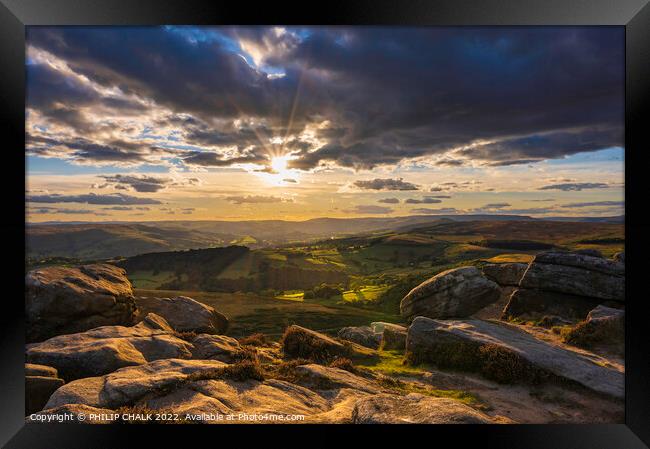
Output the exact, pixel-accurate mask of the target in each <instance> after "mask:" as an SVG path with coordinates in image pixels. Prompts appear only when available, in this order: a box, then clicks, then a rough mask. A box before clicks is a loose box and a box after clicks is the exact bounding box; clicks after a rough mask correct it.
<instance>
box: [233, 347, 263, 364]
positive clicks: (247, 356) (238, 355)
mask: <svg viewBox="0 0 650 449" xmlns="http://www.w3.org/2000/svg"><path fill="white" fill-rule="evenodd" d="M230 357H231V358H232V360H233V361H235V362H244V361H249V362H253V363H256V364H259V358H258V357H257V351H256V350H255V348H253V347H251V346H244V347H242V348H241V349H239V350H238V351H236V352H233V353H232V354H231V355H230Z"/></svg>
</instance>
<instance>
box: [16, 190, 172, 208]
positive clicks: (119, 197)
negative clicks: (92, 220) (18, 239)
mask: <svg viewBox="0 0 650 449" xmlns="http://www.w3.org/2000/svg"><path fill="white" fill-rule="evenodd" d="M26 201H27V202H28V203H85V204H125V205H127V204H161V202H160V201H158V200H154V199H152V198H140V197H135V196H131V195H125V194H123V193H112V194H108V195H97V194H95V193H85V194H81V195H61V194H57V193H52V194H46V195H31V196H27V198H26Z"/></svg>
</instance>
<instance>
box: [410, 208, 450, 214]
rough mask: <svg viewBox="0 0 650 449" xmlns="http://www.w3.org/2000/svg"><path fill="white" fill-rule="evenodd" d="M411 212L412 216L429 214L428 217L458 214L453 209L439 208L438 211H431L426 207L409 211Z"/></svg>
mask: <svg viewBox="0 0 650 449" xmlns="http://www.w3.org/2000/svg"><path fill="white" fill-rule="evenodd" d="M411 212H413V213H414V214H429V215H440V214H455V213H458V212H460V211H459V210H458V209H456V208H454V207H441V208H438V209H431V208H428V207H421V208H417V209H411Z"/></svg>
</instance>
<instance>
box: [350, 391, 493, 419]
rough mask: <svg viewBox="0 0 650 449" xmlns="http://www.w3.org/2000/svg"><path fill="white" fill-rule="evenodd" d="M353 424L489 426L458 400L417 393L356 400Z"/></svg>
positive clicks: (380, 395) (485, 417)
mask: <svg viewBox="0 0 650 449" xmlns="http://www.w3.org/2000/svg"><path fill="white" fill-rule="evenodd" d="M352 422H353V423H355V424H491V423H493V420H492V419H491V418H490V417H489V416H488V415H486V414H484V413H481V412H478V411H476V410H474V409H472V408H471V407H468V406H466V405H464V404H461V403H460V402H458V401H454V400H452V399H447V398H434V397H430V396H424V395H421V394H415V393H412V394H409V395H407V396H396V395H389V394H378V395H373V396H369V397H367V398H363V399H360V400H358V401H357V403H356V404H355V406H354V410H353V411H352Z"/></svg>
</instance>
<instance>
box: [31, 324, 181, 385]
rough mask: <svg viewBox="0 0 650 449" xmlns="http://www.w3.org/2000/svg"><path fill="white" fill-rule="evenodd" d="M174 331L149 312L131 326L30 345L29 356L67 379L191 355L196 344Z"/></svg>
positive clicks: (72, 335) (96, 374) (93, 331)
mask: <svg viewBox="0 0 650 449" xmlns="http://www.w3.org/2000/svg"><path fill="white" fill-rule="evenodd" d="M171 332H173V330H172V329H171V328H170V327H169V325H168V324H167V323H166V322H165V320H163V319H162V318H160V317H158V316H156V315H154V314H149V315H147V317H146V319H145V320H144V321H142V322H140V323H138V324H137V325H135V326H132V327H125V326H102V327H98V328H96V329H91V330H88V331H86V332H81V333H78V334H69V335H60V336H58V337H53V338H50V339H49V340H46V341H44V342H42V343H34V344H31V345H28V346H27V352H26V358H27V361H28V362H29V363H36V364H43V365H47V366H52V367H54V368H56V369H57V370H58V372H59V375H60V376H61V377H62V378H63V379H65V380H67V381H69V380H74V379H79V378H82V377H93V376H99V375H102V374H107V373H110V372H112V371H115V370H117V369H119V368H122V367H125V366H130V365H141V364H144V363H147V362H150V361H153V360H158V359H167V358H187V359H189V358H191V357H192V352H191V351H192V349H193V346H192V345H191V344H190V343H188V342H186V341H185V340H181V339H180V338H177V337H175V336H173V335H172V334H171Z"/></svg>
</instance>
